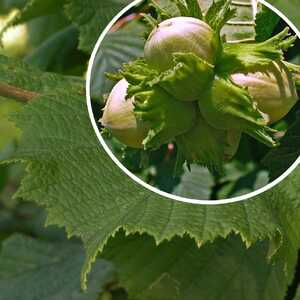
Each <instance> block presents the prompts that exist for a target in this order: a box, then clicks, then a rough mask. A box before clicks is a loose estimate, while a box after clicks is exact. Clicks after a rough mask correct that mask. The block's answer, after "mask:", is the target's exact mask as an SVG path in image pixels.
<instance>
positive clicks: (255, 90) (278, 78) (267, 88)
mask: <svg viewBox="0 0 300 300" xmlns="http://www.w3.org/2000/svg"><path fill="white" fill-rule="evenodd" d="M232 80H233V81H234V82H235V83H236V84H238V85H240V86H243V87H245V88H247V89H248V92H249V94H250V95H251V97H252V98H253V101H254V102H256V103H257V107H258V109H259V110H260V111H262V112H263V113H265V114H267V115H268V116H269V124H272V123H274V122H277V121H279V120H281V119H282V118H283V117H285V116H286V115H287V113H288V112H289V111H290V110H291V109H292V107H293V106H294V105H295V104H296V102H297V101H298V95H297V90H296V86H295V83H294V80H293V75H292V74H291V72H290V71H289V70H288V68H287V67H286V66H285V65H284V64H283V63H282V62H273V63H272V64H271V65H270V67H268V68H267V69H266V71H265V72H255V73H249V74H247V75H245V74H234V75H232Z"/></svg>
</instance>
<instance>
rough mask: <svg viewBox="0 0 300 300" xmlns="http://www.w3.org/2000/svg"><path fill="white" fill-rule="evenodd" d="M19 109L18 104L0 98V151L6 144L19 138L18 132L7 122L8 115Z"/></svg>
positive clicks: (12, 124)
mask: <svg viewBox="0 0 300 300" xmlns="http://www.w3.org/2000/svg"><path fill="white" fill-rule="evenodd" d="M20 109H21V105H20V103H17V102H14V101H11V100H8V99H4V98H0V132H1V136H0V151H1V150H3V148H4V147H5V146H6V145H7V144H8V143H10V142H12V141H13V140H14V139H17V138H18V137H19V136H20V131H19V130H18V129H17V128H16V127H15V125H14V123H13V122H11V121H9V115H10V114H11V113H12V112H15V111H18V110H20Z"/></svg>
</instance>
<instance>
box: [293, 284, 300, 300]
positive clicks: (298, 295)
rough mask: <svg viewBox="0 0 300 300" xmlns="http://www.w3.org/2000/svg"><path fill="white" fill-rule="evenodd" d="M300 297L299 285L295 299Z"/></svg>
mask: <svg viewBox="0 0 300 300" xmlns="http://www.w3.org/2000/svg"><path fill="white" fill-rule="evenodd" d="M299 299H300V288H299V287H298V289H297V293H296V296H295V298H294V300H299Z"/></svg>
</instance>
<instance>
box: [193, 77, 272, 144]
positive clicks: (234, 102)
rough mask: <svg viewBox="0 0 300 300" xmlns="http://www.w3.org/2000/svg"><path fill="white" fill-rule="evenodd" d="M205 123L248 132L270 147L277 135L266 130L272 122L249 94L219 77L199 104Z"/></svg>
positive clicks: (220, 127)
mask: <svg viewBox="0 0 300 300" xmlns="http://www.w3.org/2000/svg"><path fill="white" fill-rule="evenodd" d="M198 104H199V108H200V111H201V113H202V115H203V117H204V119H205V120H206V121H207V122H208V123H209V124H210V125H211V126H213V127H214V128H216V129H220V130H234V131H239V132H245V133H247V134H249V135H250V136H252V137H253V138H255V139H257V140H259V141H260V142H262V143H264V144H266V145H267V146H270V147H276V146H277V145H278V143H277V141H275V140H274V139H273V135H274V133H275V132H276V131H274V130H273V129H271V128H269V127H267V126H266V125H267V123H268V121H269V119H268V118H267V116H266V114H264V113H262V112H261V111H259V110H258V108H257V105H256V104H255V103H254V102H253V100H252V98H251V96H250V95H249V93H248V91H247V90H246V89H244V88H243V87H240V86H238V85H236V84H234V83H232V82H231V81H230V80H229V79H224V78H218V77H216V78H215V80H214V82H213V85H212V87H211V88H208V89H207V90H206V91H204V92H203V96H202V98H201V99H200V100H199V101H198Z"/></svg>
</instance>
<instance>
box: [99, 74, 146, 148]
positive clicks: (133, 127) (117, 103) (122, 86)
mask: <svg viewBox="0 0 300 300" xmlns="http://www.w3.org/2000/svg"><path fill="white" fill-rule="evenodd" d="M127 89H128V82H127V81H126V80H125V79H122V80H121V81H119V82H118V83H117V84H116V85H115V86H114V88H113V89H112V91H111V93H110V95H109V97H108V100H107V103H106V106H105V108H104V112H103V117H102V119H101V120H100V122H101V123H102V125H103V126H104V127H105V128H107V129H108V130H109V131H110V132H111V133H112V135H113V136H114V137H115V138H116V139H118V140H119V141H120V142H121V143H123V144H125V145H127V146H129V147H133V148H142V147H143V145H142V142H143V140H144V139H145V137H146V136H147V132H148V130H149V128H148V126H147V125H146V124H145V123H144V122H142V121H140V120H137V119H136V117H135V115H134V104H133V103H134V99H132V98H131V99H126V95H127Z"/></svg>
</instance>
